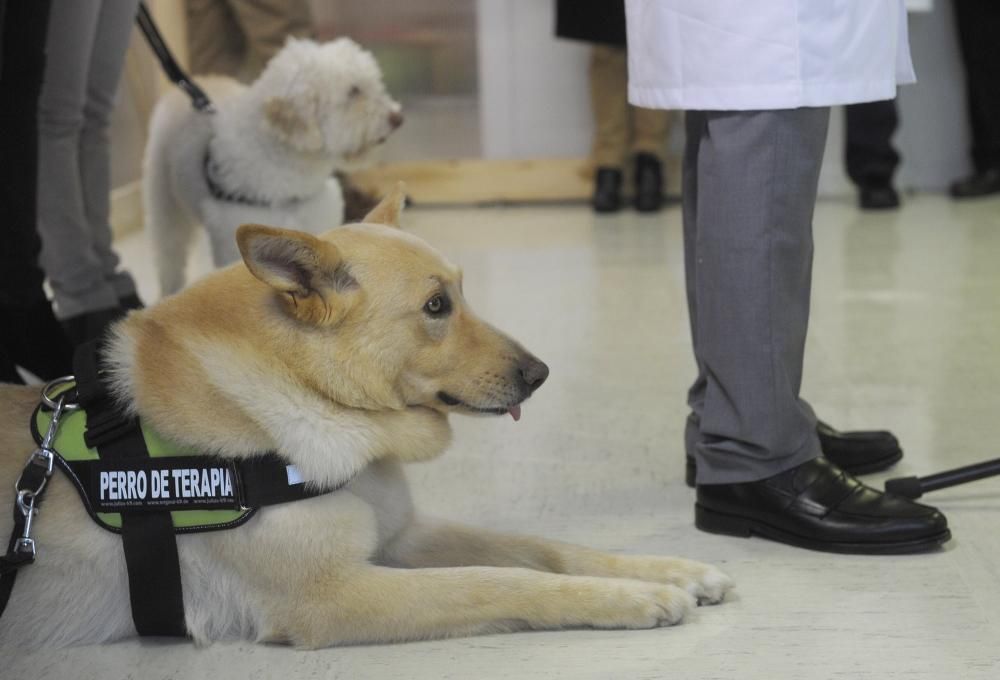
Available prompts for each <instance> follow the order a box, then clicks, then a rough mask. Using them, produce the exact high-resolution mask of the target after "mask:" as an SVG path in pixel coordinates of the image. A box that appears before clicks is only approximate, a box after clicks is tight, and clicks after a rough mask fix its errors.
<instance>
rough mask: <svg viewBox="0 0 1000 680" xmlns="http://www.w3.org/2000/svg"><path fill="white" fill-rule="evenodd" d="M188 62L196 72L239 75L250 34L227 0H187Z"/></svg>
mask: <svg viewBox="0 0 1000 680" xmlns="http://www.w3.org/2000/svg"><path fill="white" fill-rule="evenodd" d="M184 13H185V15H186V18H187V48H188V64H189V67H190V69H191V73H192V74H194V75H209V74H216V75H224V76H232V77H236V75H237V73H238V72H239V70H240V66H241V65H242V64H243V59H244V56H245V55H246V49H247V46H246V36H245V35H244V34H243V31H242V30H241V29H240V26H239V24H238V23H236V17H235V15H234V14H233V10H232V9H231V8H230V6H229V3H228V2H227V1H226V0H184Z"/></svg>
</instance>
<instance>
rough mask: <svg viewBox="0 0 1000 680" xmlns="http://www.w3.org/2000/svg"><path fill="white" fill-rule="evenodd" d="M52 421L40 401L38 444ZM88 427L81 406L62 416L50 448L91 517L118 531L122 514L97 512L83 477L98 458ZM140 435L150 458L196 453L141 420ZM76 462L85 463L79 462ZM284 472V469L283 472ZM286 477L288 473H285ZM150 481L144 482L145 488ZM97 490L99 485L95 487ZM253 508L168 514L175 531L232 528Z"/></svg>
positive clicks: (71, 385) (33, 424)
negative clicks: (87, 435)
mask: <svg viewBox="0 0 1000 680" xmlns="http://www.w3.org/2000/svg"><path fill="white" fill-rule="evenodd" d="M75 387H76V383H75V382H71V383H67V384H66V385H65V386H64V387H62V388H61V389H59V391H58V392H56V393H55V394H53V395H52V396H53V397H54V398H58V396H59V395H60V394H63V393H66V392H68V391H70V390H72V389H74V388H75ZM51 422H52V411H49V410H47V409H44V408H42V407H41V405H39V407H38V408H36V409H35V413H34V415H33V417H32V420H31V430H32V435H34V437H35V442H36V443H37V444H39V445H40V444H41V443H42V434H41V433H42V432H47V431H48V429H49V424H50V423H51ZM86 429H87V413H86V411H84V410H82V409H80V410H76V411H73V412H72V413H69V414H68V415H65V416H63V417H62V419H61V421H60V423H59V429H58V430H57V432H56V436H55V440H54V441H53V449H54V452H55V453H56V455H57V456H58V457H57V459H56V465H58V466H59V468H60V469H61V470H63V471H64V472H65V473H66V474H67V476H68V477H69V479H70V481H71V482H73V485H74V486H75V487H76V489H77V491H78V492H79V493H80V497H81V499H82V500H83V503H84V505H85V506H86V508H87V511H88V512H89V513H90V515H91V517H93V519H94V521H95V522H97V524H98V525H100V526H101V527H103V528H104V529H108V530H109V531H114V532H116V533H117V532H120V531H121V528H122V515H121V513H120V512H100V511H98V510H97V509H96V508H95V507H94V505H95V504H94V503H92V502H91V499H90V497H89V494H88V486H89V485H90V480H88V479H86V472H84V471H85V470H86V469H87V467H89V465H86V464H93V463H97V462H99V461H100V460H101V458H100V456H99V455H98V453H97V449H96V448H92V447H89V446H87V444H86V442H85V440H84V433H85V431H86ZM140 429H141V430H142V438H143V440H145V442H146V450H147V451H148V452H149V457H150V459H160V458H162V459H171V458H177V457H184V458H187V457H190V456H196V455H197V453H196V452H193V451H190V450H184V449H181V448H179V447H177V446H176V445H174V444H171V443H170V442H168V441H167V440H165V439H164V438H163V437H161V436H160V435H159V434H157V433H156V431H155V430H153V429H152V428H151V427H150V426H149V425H146V424H145V423H140ZM75 463H85V465H79V464H75ZM286 475H287V472H286ZM286 479H287V477H286ZM149 486H150V484H149V483H148V482H147V491H148V490H149ZM98 491H99V489H98ZM254 511H255V509H254V508H249V507H244V508H240V509H227V510H173V511H170V518H171V520H172V522H173V525H174V530H175V531H176V532H177V533H190V532H196V531H213V530H217V529H231V528H233V527H236V526H239V525H240V524H243V523H244V522H246V521H247V520H248V519H250V517H251V516H252V515H253V513H254Z"/></svg>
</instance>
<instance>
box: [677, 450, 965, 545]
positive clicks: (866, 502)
mask: <svg viewBox="0 0 1000 680" xmlns="http://www.w3.org/2000/svg"><path fill="white" fill-rule="evenodd" d="M694 507H695V526H696V527H698V528H699V529H701V530H702V531H707V532H710V533H715V534H727V535H731V536H742V537H749V536H761V537H764V538H769V539H771V540H773V541H778V542H780V543H787V544H788V545H794V546H796V547H799V548H808V549H810V550H822V551H826V552H837V553H853V554H866V555H888V554H902V553H912V552H922V551H925V550H929V549H931V548H935V547H937V546H939V545H941V544H942V543H945V542H946V541H948V540H949V539H950V538H951V532H950V531H949V530H948V521H947V520H946V519H945V516H944V515H942V514H941V513H940V512H938V511H937V510H936V509H935V508H932V507H930V506H927V505H921V504H919V503H914V502H913V501H910V500H907V499H905V498H901V497H899V496H893V495H891V494H886V493H882V492H881V491H876V490H875V489H872V488H869V487H867V486H865V485H864V484H862V483H861V482H859V481H858V480H856V479H855V478H854V477H852V476H851V475H849V474H847V473H846V472H844V471H843V470H841V469H840V468H838V467H837V466H836V465H833V464H832V463H831V462H830V461H828V460H826V459H825V458H823V457H822V456H820V457H819V458H816V459H814V460H811V461H809V462H807V463H803V464H802V465H799V466H798V467H795V468H792V469H791V470H787V471H785V472H782V473H780V474H777V475H775V476H773V477H769V478H767V479H763V480H760V481H757V482H747V483H743V484H708V485H701V486H699V487H698V501H697V503H696V504H695V506H694Z"/></svg>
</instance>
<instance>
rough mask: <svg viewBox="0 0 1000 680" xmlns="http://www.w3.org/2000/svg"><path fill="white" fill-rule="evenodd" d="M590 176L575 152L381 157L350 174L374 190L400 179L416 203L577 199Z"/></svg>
mask: <svg viewBox="0 0 1000 680" xmlns="http://www.w3.org/2000/svg"><path fill="white" fill-rule="evenodd" d="M590 177H591V175H590V166H589V164H588V162H587V161H586V160H584V159H579V158H552V159H532V160H480V159H463V160H438V161H421V162H411V163H384V164H380V165H376V166H374V167H372V168H368V169H366V170H362V171H360V172H356V173H352V174H351V179H352V180H353V181H354V182H356V183H357V184H358V185H359V186H360V187H362V188H364V189H365V190H368V191H372V192H374V193H377V194H384V193H385V192H386V191H387V190H388V189H389V188H390V187H392V186H393V185H394V184H395V183H396V182H397V181H400V180H402V181H403V182H406V191H407V193H408V194H409V195H410V196H411V197H412V198H413V201H414V202H415V203H417V204H421V205H426V204H438V205H441V204H444V205H455V204H476V203H505V202H514V203H522V202H548V201H578V200H584V199H587V198H589V197H590V192H591V179H590Z"/></svg>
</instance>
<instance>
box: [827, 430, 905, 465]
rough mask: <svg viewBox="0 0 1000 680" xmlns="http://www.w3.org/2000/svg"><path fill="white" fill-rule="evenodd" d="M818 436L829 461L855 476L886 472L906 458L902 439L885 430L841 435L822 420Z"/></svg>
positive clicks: (843, 433)
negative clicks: (901, 444) (901, 446)
mask: <svg viewBox="0 0 1000 680" xmlns="http://www.w3.org/2000/svg"><path fill="white" fill-rule="evenodd" d="M816 434H818V435H819V446H820V449H821V450H822V451H823V455H824V456H826V458H827V460H829V461H830V462H831V463H833V464H834V465H836V466H837V467H839V468H841V469H842V470H844V471H845V472H849V473H851V474H852V475H866V474H870V473H872V472H879V471H880V470H885V469H886V468H889V467H892V466H893V465H895V464H896V463H898V462H899V459H900V458H902V457H903V449H901V448H900V447H899V440H898V439H896V436H895V435H894V434H893V433H892V432H887V431H885V430H870V431H856V432H840V431H839V430H835V429H834V428H832V427H830V426H829V425H827V424H826V423H824V422H823V421H822V420H820V421H818V422H817V423H816Z"/></svg>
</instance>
